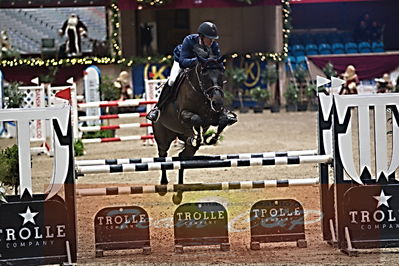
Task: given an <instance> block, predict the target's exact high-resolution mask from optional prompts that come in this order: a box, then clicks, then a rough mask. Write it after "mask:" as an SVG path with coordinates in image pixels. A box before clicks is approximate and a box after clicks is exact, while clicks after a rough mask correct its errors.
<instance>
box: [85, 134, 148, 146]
mask: <svg viewBox="0 0 399 266" xmlns="http://www.w3.org/2000/svg"><path fill="white" fill-rule="evenodd" d="M147 139H154V136H153V135H145V136H121V137H114V138H97V139H82V142H83V143H84V144H87V143H101V142H118V141H130V140H147Z"/></svg>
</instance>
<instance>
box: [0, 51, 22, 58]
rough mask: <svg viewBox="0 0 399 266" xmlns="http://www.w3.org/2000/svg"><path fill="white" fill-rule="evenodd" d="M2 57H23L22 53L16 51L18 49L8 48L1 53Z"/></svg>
mask: <svg viewBox="0 0 399 266" xmlns="http://www.w3.org/2000/svg"><path fill="white" fill-rule="evenodd" d="M0 54H1V59H3V60H7V59H10V60H14V59H19V58H20V57H21V54H20V53H19V52H18V51H16V50H7V51H2V52H1V53H0Z"/></svg>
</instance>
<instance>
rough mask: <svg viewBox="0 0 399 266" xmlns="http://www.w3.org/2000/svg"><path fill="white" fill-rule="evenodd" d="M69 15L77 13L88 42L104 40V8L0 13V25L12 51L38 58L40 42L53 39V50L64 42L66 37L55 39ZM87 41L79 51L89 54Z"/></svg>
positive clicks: (105, 34) (90, 47) (84, 41)
mask: <svg viewBox="0 0 399 266" xmlns="http://www.w3.org/2000/svg"><path fill="white" fill-rule="evenodd" d="M71 13H76V14H77V15H78V16H79V17H80V18H81V20H82V21H83V22H84V23H85V24H86V26H87V28H88V34H89V37H90V38H91V39H96V40H102V41H103V40H105V39H106V38H107V29H106V19H105V8H104V7H87V8H73V7H71V8H40V9H34V8H30V9H27V8H23V9H7V8H4V9H2V10H1V12H0V25H1V28H2V29H6V30H7V31H8V34H9V38H10V42H11V45H12V47H13V48H14V49H15V50H17V51H18V52H20V53H21V54H27V53H30V54H40V53H41V48H42V39H54V41H55V46H56V47H59V46H60V45H61V44H62V43H64V42H65V37H61V36H59V35H58V29H59V28H61V27H62V24H63V22H64V21H65V20H66V19H67V18H68V16H69V15H70V14H71ZM91 49H92V44H91V42H90V40H88V39H83V40H82V51H83V52H90V51H91Z"/></svg>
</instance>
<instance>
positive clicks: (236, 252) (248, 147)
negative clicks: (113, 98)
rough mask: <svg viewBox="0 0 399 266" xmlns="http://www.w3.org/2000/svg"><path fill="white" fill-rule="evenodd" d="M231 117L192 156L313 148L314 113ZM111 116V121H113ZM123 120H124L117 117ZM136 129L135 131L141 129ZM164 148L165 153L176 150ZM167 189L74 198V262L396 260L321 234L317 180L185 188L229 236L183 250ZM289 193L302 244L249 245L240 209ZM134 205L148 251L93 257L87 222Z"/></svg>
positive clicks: (284, 171) (99, 151)
mask: <svg viewBox="0 0 399 266" xmlns="http://www.w3.org/2000/svg"><path fill="white" fill-rule="evenodd" d="M238 119H239V122H238V123H237V124H235V125H233V126H232V127H230V128H228V129H227V130H226V131H225V133H224V135H223V136H224V140H223V141H222V142H221V143H220V144H218V145H216V146H206V147H205V146H204V147H201V148H200V150H199V152H198V153H197V154H198V155H208V154H216V155H217V154H230V153H256V152H268V151H287V150H308V149H317V141H316V140H317V138H316V135H317V133H316V113H315V112H296V113H286V112H285V111H282V112H280V113H270V112H269V111H265V112H264V113H263V114H254V113H252V112H250V113H246V114H239V116H238ZM116 121H117V120H115V121H114V122H113V123H112V124H115V123H116ZM119 122H121V123H122V122H125V123H127V122H128V121H119ZM138 132H139V131H138V130H137V132H135V130H131V129H130V130H127V129H125V130H119V131H117V134H118V135H137V134H139V133H138ZM141 132H143V130H141ZM13 143H15V140H0V146H1V147H2V148H3V147H4V146H6V145H11V144H13ZM86 151H87V152H86V154H85V155H84V156H81V157H78V158H77V159H78V160H84V159H116V158H138V157H154V156H156V155H157V151H156V146H143V145H142V144H141V142H118V143H103V144H87V145H86ZM178 151H179V150H178V147H172V148H171V151H170V154H169V155H170V156H176V155H177V154H178ZM51 171H52V159H51V158H48V157H47V156H45V155H41V156H33V184H34V192H41V191H43V188H44V186H45V184H46V183H47V182H48V181H49V180H50V176H51ZM168 173H169V179H170V182H172V183H174V182H176V176H177V171H169V172H168ZM317 176H318V167H317V166H316V165H300V166H277V167H268V166H266V167H241V168H215V169H193V170H186V172H185V182H186V183H198V182H205V183H206V182H222V181H244V180H251V181H253V180H264V179H293V178H310V177H317ZM159 177H160V173H159V172H158V171H151V172H141V173H122V174H117V173H115V174H93V175H86V176H84V177H81V178H79V179H78V181H77V183H78V185H79V187H104V186H110V185H111V184H112V185H115V184H116V185H135V184H137V185H142V184H158V182H159ZM171 198H172V194H171V193H168V194H167V195H165V196H159V195H158V194H145V195H124V196H106V197H86V198H78V199H77V217H78V223H77V226H78V264H79V265H130V264H160V263H178V264H194V263H202V264H209V263H212V264H214V263H216V264H221V263H229V264H230V263H240V264H251V263H262V264H264V263H272V264H381V265H394V264H397V262H398V261H399V253H398V252H395V250H392V249H389V250H382V249H377V250H368V251H364V252H362V253H361V254H360V256H359V257H348V256H346V255H345V254H343V253H341V252H340V251H339V250H336V249H334V248H332V247H331V246H329V245H328V244H327V243H325V242H324V241H323V240H322V234H321V226H320V219H321V211H320V198H319V187H318V186H317V185H312V186H306V187H289V188H267V189H256V190H251V191H249V190H238V191H231V192H225V191H214V192H186V193H184V198H183V202H182V203H188V202H200V201H201V202H203V201H216V202H219V203H222V204H223V205H224V206H225V207H226V209H227V211H228V217H229V240H230V245H231V249H230V251H228V252H223V251H220V249H219V248H218V247H216V246H204V247H190V248H185V250H184V253H183V254H176V253H175V252H174V236H173V227H172V226H173V225H172V219H173V213H174V211H175V209H176V208H177V206H176V205H174V204H173V203H172V200H171ZM283 198H292V199H295V200H297V201H299V202H300V203H301V204H302V206H303V208H304V210H305V212H306V216H305V229H306V240H307V243H308V247H307V248H298V247H296V243H295V242H288V243H270V244H262V245H261V250H259V251H253V250H251V249H250V247H249V244H250V231H249V226H250V225H249V219H248V214H249V210H250V207H251V206H252V205H253V204H254V203H255V202H257V201H259V200H269V199H283ZM129 205H136V206H140V207H142V208H144V209H145V210H146V211H147V212H148V214H149V216H150V218H151V221H152V222H151V226H150V236H151V247H152V254H151V255H143V254H142V253H141V251H140V250H123V251H109V252H105V256H104V257H103V258H95V250H94V223H93V219H94V216H95V214H96V213H97V212H98V211H99V210H100V209H102V208H105V207H111V206H129Z"/></svg>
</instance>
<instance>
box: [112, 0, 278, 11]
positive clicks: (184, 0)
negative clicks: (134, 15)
mask: <svg viewBox="0 0 399 266" xmlns="http://www.w3.org/2000/svg"><path fill="white" fill-rule="evenodd" d="M117 3H118V6H119V8H120V9H122V10H126V9H141V8H143V9H151V8H158V9H159V8H161V9H162V8H165V9H166V8H167V9H182V8H183V9H186V8H221V7H249V6H260V5H280V4H281V0H252V5H248V4H246V3H243V2H238V1H235V0H171V1H169V3H167V4H165V5H163V6H161V7H149V6H147V5H139V4H138V3H137V2H136V1H132V0H118V1H117Z"/></svg>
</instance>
